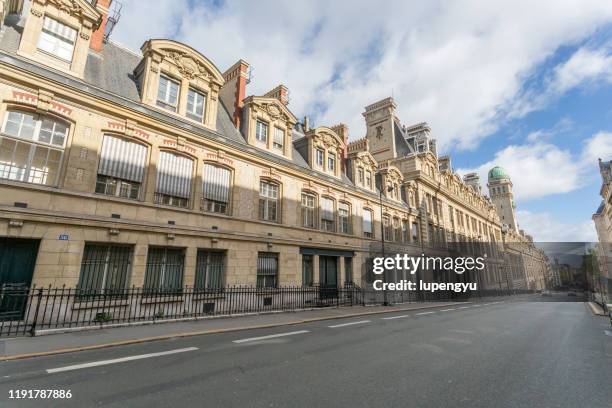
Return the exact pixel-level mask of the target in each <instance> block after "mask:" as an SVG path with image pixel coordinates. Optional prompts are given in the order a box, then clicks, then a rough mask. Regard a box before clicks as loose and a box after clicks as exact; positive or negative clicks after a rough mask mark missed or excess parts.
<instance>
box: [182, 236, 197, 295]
mask: <svg viewBox="0 0 612 408" xmlns="http://www.w3.org/2000/svg"><path fill="white" fill-rule="evenodd" d="M197 257H198V248H196V247H193V246H190V247H187V248H186V249H185V266H184V268H185V269H184V270H183V286H191V287H193V285H194V284H195V273H196V261H197Z"/></svg>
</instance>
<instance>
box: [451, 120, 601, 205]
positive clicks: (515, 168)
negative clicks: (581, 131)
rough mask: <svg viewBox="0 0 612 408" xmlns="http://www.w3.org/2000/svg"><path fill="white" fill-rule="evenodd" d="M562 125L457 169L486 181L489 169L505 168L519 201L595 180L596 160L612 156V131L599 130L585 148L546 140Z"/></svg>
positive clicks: (569, 189)
mask: <svg viewBox="0 0 612 408" xmlns="http://www.w3.org/2000/svg"><path fill="white" fill-rule="evenodd" d="M564 126H565V125H564ZM562 127H563V126H561V127H560V126H559V125H557V126H555V127H554V128H553V129H551V130H542V129H540V130H536V131H534V132H531V133H530V134H529V135H528V136H527V143H525V144H523V145H509V146H507V147H505V148H504V149H502V150H500V151H498V152H497V153H496V154H495V156H494V158H493V159H492V160H490V161H488V162H486V163H484V164H482V165H480V166H478V167H476V168H472V169H458V170H457V172H458V173H460V174H466V173H470V172H476V173H478V174H479V175H480V179H481V180H482V181H483V183H486V180H487V175H488V171H489V170H490V169H491V168H492V167H494V166H501V167H503V168H504V169H505V170H506V171H507V172H508V174H509V175H510V177H511V179H512V184H513V191H514V196H515V199H516V201H519V202H525V201H529V200H533V199H538V198H542V197H546V196H549V195H553V194H563V193H569V192H571V191H574V190H576V189H578V188H580V187H583V186H584V185H586V184H588V183H590V182H592V181H593V179H594V178H596V177H597V176H598V175H597V170H596V166H597V159H598V158H602V159H603V160H610V159H612V133H610V132H603V131H602V132H598V133H596V134H595V135H593V136H592V137H590V138H588V139H586V140H585V141H584V144H583V148H582V151H580V152H578V153H574V154H573V153H572V152H571V151H570V150H567V149H561V148H560V147H558V146H556V145H554V144H552V143H549V142H546V139H550V138H552V137H553V136H554V135H555V134H556V131H555V129H560V128H562Z"/></svg>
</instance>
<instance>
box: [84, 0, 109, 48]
mask: <svg viewBox="0 0 612 408" xmlns="http://www.w3.org/2000/svg"><path fill="white" fill-rule="evenodd" d="M112 2H113V0H96V2H95V3H94V7H95V8H96V10H98V12H99V13H100V14H101V15H102V19H101V20H100V25H99V26H98V29H97V30H96V31H94V32H93V34H92V35H91V41H90V42H89V48H91V49H92V50H94V51H96V52H102V48H103V47H104V30H105V29H106V23H107V22H108V9H109V8H110V5H111V3H112Z"/></svg>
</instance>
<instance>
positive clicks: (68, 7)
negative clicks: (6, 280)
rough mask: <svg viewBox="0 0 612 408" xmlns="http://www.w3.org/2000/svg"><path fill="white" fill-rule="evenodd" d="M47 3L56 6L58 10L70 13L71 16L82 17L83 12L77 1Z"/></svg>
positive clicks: (49, 0) (63, 0)
mask: <svg viewBox="0 0 612 408" xmlns="http://www.w3.org/2000/svg"><path fill="white" fill-rule="evenodd" d="M47 3H49V4H52V5H54V6H55V7H57V8H58V10H60V11H63V12H65V13H68V14H70V15H71V16H80V15H81V13H82V12H83V10H82V8H81V6H80V5H79V3H78V2H77V1H76V0H47Z"/></svg>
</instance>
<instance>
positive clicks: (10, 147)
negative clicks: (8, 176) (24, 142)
mask: <svg viewBox="0 0 612 408" xmlns="http://www.w3.org/2000/svg"><path fill="white" fill-rule="evenodd" d="M16 144H17V142H16V141H14V140H11V139H8V138H6V137H3V138H1V139H0V163H11V162H12V160H13V151H14V150H15V145H16Z"/></svg>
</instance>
